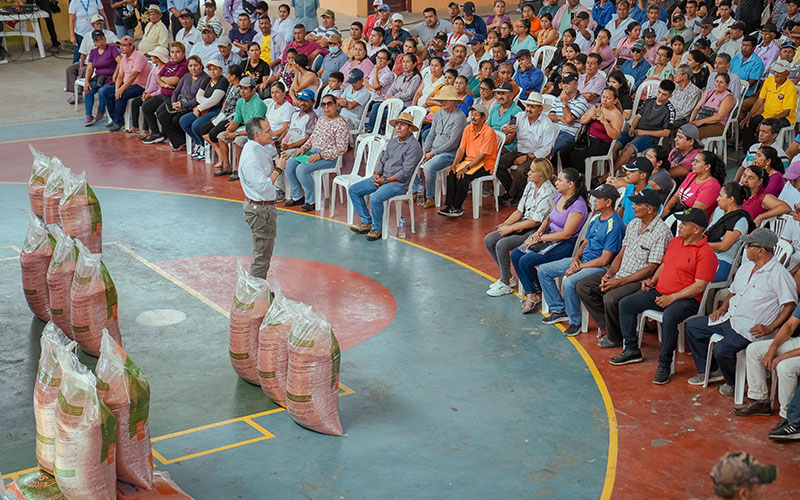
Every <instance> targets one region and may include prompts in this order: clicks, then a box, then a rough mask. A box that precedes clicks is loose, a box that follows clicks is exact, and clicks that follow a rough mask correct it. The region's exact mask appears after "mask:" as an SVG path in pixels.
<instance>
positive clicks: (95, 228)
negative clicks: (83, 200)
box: [86, 184, 103, 236]
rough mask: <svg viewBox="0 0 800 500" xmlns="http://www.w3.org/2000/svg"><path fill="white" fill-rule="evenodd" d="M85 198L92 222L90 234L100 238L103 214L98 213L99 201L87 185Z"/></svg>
mask: <svg viewBox="0 0 800 500" xmlns="http://www.w3.org/2000/svg"><path fill="white" fill-rule="evenodd" d="M86 197H87V198H88V200H89V217H90V218H91V220H92V232H93V233H94V234H95V235H97V236H100V230H101V228H102V226H101V223H102V222H103V214H102V212H101V211H100V201H99V200H98V199H97V195H95V194H94V190H92V187H91V186H89V185H88V184H87V185H86Z"/></svg>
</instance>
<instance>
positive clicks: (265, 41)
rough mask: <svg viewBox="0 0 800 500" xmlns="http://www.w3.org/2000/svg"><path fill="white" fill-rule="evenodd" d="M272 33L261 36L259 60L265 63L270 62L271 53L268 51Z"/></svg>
mask: <svg viewBox="0 0 800 500" xmlns="http://www.w3.org/2000/svg"><path fill="white" fill-rule="evenodd" d="M271 40H272V33H270V34H269V35H264V36H262V37H261V60H262V61H264V62H265V63H267V64H272V53H271V52H270V41H271Z"/></svg>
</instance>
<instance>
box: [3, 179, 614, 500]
mask: <svg viewBox="0 0 800 500" xmlns="http://www.w3.org/2000/svg"><path fill="white" fill-rule="evenodd" d="M97 192H98V196H99V198H100V201H101V204H102V208H103V219H104V224H103V228H104V240H105V241H106V242H111V241H118V242H120V243H122V244H124V245H125V246H127V247H128V248H130V249H131V250H133V251H134V252H136V253H137V254H139V255H141V256H142V257H143V258H144V259H147V260H149V261H153V262H158V261H164V260H169V259H178V258H187V257H204V256H209V255H231V256H234V255H244V254H247V253H249V252H250V249H251V247H250V234H249V231H248V229H247V227H246V225H245V223H244V221H243V219H242V214H241V205H240V204H238V203H232V202H225V201H221V200H211V199H204V198H198V197H189V196H179V195H166V194H156V193H146V192H136V191H124V190H111V189H98V190H97ZM27 204H28V202H27V191H26V188H25V186H24V185H0V220H3V221H4V222H3V224H2V225H0V246H4V245H16V246H18V247H20V246H21V245H22V241H23V239H24V235H25V230H26V225H27V221H26V218H25V215H24V209H25V208H27ZM278 226H279V229H278V239H277V244H276V248H275V255H276V256H277V257H281V256H285V257H293V258H298V259H307V260H313V261H319V262H326V263H330V264H335V265H338V266H341V267H344V268H347V269H351V270H353V271H356V272H359V273H362V274H363V275H365V276H367V277H370V278H372V279H374V280H376V281H378V282H380V283H381V284H382V285H383V286H385V287H387V288H388V289H389V290H390V291H391V292H392V294H393V296H394V299H395V301H396V304H397V311H396V315H395V317H394V320H393V321H392V322H391V323H390V324H389V326H388V327H387V328H386V329H385V330H384V331H382V332H381V333H379V334H378V335H376V336H374V337H372V338H370V339H369V340H366V341H365V342H363V343H361V344H359V345H356V346H355V347H352V348H350V349H348V350H346V351H344V352H343V354H342V374H341V381H342V382H343V383H344V384H345V385H346V386H347V387H349V388H350V389H352V390H353V391H354V393H352V394H349V395H345V396H343V397H341V399H340V408H341V420H342V425H343V427H344V430H345V433H346V435H345V436H343V437H332V436H324V435H320V434H316V433H313V432H311V431H308V430H305V429H303V428H301V427H299V426H297V425H296V424H294V423H293V422H292V421H291V419H290V418H289V416H288V415H287V414H286V413H285V412H278V413H273V414H269V415H265V416H261V417H257V418H255V421H256V423H257V424H259V425H260V426H261V427H263V428H264V429H266V430H267V431H269V432H270V433H271V434H273V435H274V436H275V437H274V438H271V439H265V440H261V441H258V442H254V443H251V444H246V445H243V446H238V447H235V448H232V449H228V450H224V451H218V452H215V453H211V454H208V455H204V456H199V457H197V458H191V459H187V460H182V461H180V462H176V463H171V464H169V465H166V466H160V468H163V469H166V470H168V471H169V472H170V474H171V475H172V477H173V479H175V480H176V482H177V483H178V484H179V485H180V486H181V487H182V488H183V489H185V490H186V491H187V492H188V493H190V494H191V495H193V496H194V497H195V498H198V499H214V500H217V499H229V498H244V499H262V498H266V497H267V495H269V496H270V497H273V496H274V497H278V498H309V497H310V498H332V497H341V498H412V497H413V498H513V497H522V498H543V497H549V498H570V499H583V498H587V499H589V498H598V497H599V496H600V492H601V490H602V488H603V481H604V478H605V472H606V464H607V452H608V441H609V429H608V421H607V419H606V410H605V407H604V405H603V401H602V398H601V394H600V392H599V390H598V388H597V386H596V385H595V383H594V380H593V378H592V375H591V373H590V372H589V369H588V367H587V366H586V365H585V364H584V362H583V360H582V359H581V357H580V355H579V353H578V352H577V351H576V349H575V348H574V347H573V346H572V344H570V342H569V341H567V340H566V339H565V338H564V337H563V335H562V334H561V333H560V332H559V331H558V330H557V329H556V328H555V327H550V326H544V325H541V323H540V322H539V319H538V317H523V316H522V315H521V314H520V313H519V308H520V305H519V302H518V300H517V299H516V298H515V297H513V296H506V297H503V298H496V299H493V298H488V297H487V296H486V294H485V293H484V292H485V289H486V287H487V286H488V284H489V282H488V281H487V280H486V279H485V278H483V277H481V276H480V275H478V274H476V273H474V272H473V271H471V270H469V269H467V268H465V267H462V266H459V265H458V264H456V263H454V262H451V261H449V260H446V259H444V258H441V257H439V256H436V255H434V254H432V253H429V252H426V251H424V250H421V249H419V248H415V247H413V246H411V245H407V244H404V243H403V242H399V241H394V240H389V241H387V242H367V241H365V240H364V238H363V237H358V236H355V235H353V233H351V232H350V231H348V230H347V228H346V227H345V226H344V225H341V224H336V223H332V222H329V221H324V220H320V219H317V218H313V217H309V216H304V215H301V214H295V213H287V212H280V215H279V218H278ZM105 253H106V260H107V261H108V267H109V269H110V272H111V274H112V276H113V277H114V280H115V283H116V285H117V288H118V290H119V294H120V306H119V316H120V324H121V329H122V332H123V339H124V343H125V347H126V349H127V351H128V353H129V355H130V356H131V357H132V358H133V359H134V360H135V361H136V362H137V363H138V364H139V365H140V366H141V367H142V369H143V371H144V372H145V374H146V375H147V376H148V378H149V379H150V383H151V388H152V392H153V394H152V403H151V434H152V435H153V436H154V437H157V436H163V435H165V434H168V433H174V432H178V431H181V430H185V429H189V428H192V427H197V426H203V425H207V424H212V423H215V422H219V421H223V420H227V419H232V418H237V417H243V416H247V415H252V414H255V413H259V412H264V411H268V410H270V409H274V408H275V406H274V405H273V404H272V403H271V402H268V400H266V399H265V397H264V396H263V395H262V393H261V391H260V389H258V388H256V387H253V386H250V385H249V384H246V383H244V382H242V381H240V380H238V378H237V377H236V376H235V374H234V372H233V370H232V368H231V367H230V364H229V361H228V345H227V341H228V330H227V319H226V318H225V317H224V316H222V315H221V314H220V313H219V312H217V311H215V310H214V309H212V308H211V307H209V306H208V305H206V304H204V303H202V302H200V301H198V300H197V299H196V298H195V297H193V296H191V295H190V294H189V293H187V292H186V291H185V290H182V289H180V288H178V287H177V286H175V285H174V284H173V283H171V282H169V281H167V280H165V279H164V278H163V277H162V276H160V275H158V274H156V273H154V272H153V271H152V270H151V269H150V268H148V267H146V266H145V265H143V264H142V263H140V262H139V261H137V260H135V259H133V258H131V257H130V256H129V255H127V254H125V253H124V252H122V251H121V250H119V249H118V248H117V247H114V246H109V247H107V248H106V250H105ZM3 255H5V254H3ZM231 258H233V257H231ZM199 272H203V271H202V270H200V271H199ZM210 279H214V277H213V276H212V277H210ZM296 279H297V280H302V281H303V282H305V283H307V286H308V287H313V286H314V281H315V279H320V277H319V276H313V275H308V274H306V275H299V276H297V277H296ZM19 283H20V282H19V263H18V261H16V260H5V261H3V260H0V286H1V287H2V288H0V290H2V291H0V310H2V314H0V329H2V331H3V332H4V333H3V337H4V338H5V339H10V342H9V341H4V342H3V344H2V347H0V394H4V395H5V397H4V398H2V399H0V415H4V416H8V417H6V418H3V419H2V420H0V427H2V432H3V435H4V436H7V439H6V441H5V442H4V443H3V445H2V446H3V449H4V450H6V449H8V450H9V451H10V452H9V453H5V452H4V453H2V454H0V471H3V472H4V473H9V472H14V471H17V470H21V469H26V468H29V467H32V466H34V465H35V458H34V440H33V436H34V434H33V432H34V431H33V429H34V424H33V410H32V403H31V397H32V390H33V379H34V373H35V367H36V362H37V360H38V330H39V329H40V328H41V326H42V325H41V323H40V322H38V321H36V320H34V321H33V322H32V321H31V315H30V313H29V312H28V310H27V306H26V304H25V302H24V298H23V295H22V290H21V286H20V284H19ZM311 305H312V306H313V304H311ZM163 307H170V308H172V309H178V310H181V311H183V312H184V313H186V315H187V320H186V321H184V322H182V323H179V324H177V325H172V326H169V327H161V328H152V327H145V326H143V325H140V324H138V323H137V322H136V319H135V318H136V316H137V315H138V314H139V313H141V312H143V311H146V310H150V309H154V308H163ZM214 429H216V430H214ZM214 429H212V430H208V431H203V432H197V433H192V434H189V435H185V436H181V437H180V438H172V439H168V440H163V441H159V442H156V443H155V444H154V448H155V449H156V450H158V451H159V452H162V451H163V453H162V454H166V455H165V456H166V458H175V457H179V456H184V455H189V454H192V453H195V452H197V451H203V450H208V449H211V448H214V447H218V446H221V445H224V444H235V443H236V442H237V441H244V440H248V439H251V438H253V437H254V436H257V435H258V434H257V433H254V432H253V428H252V427H251V426H247V425H243V424H241V423H235V424H229V425H226V426H221V427H217V428H214ZM167 455H168V456H167Z"/></svg>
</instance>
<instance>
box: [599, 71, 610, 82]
mask: <svg viewBox="0 0 800 500" xmlns="http://www.w3.org/2000/svg"><path fill="white" fill-rule="evenodd" d="M597 74H598V75H600V78H602V79H603V80H608V74H606V72H605V71H603V70H602V69H600V70H597Z"/></svg>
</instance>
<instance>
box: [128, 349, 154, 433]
mask: <svg viewBox="0 0 800 500" xmlns="http://www.w3.org/2000/svg"><path fill="white" fill-rule="evenodd" d="M125 372H126V374H125V376H126V377H127V379H128V398H129V399H130V401H131V407H130V408H131V412H130V416H129V417H128V434H129V436H130V437H134V436H137V437H138V439H140V440H141V439H144V437H145V432H144V430H145V428H146V426H147V419H148V418H150V384H148V383H147V379H146V378H144V375H143V374H142V372H141V370H139V367H138V366H136V363H134V362H133V361H131V359H130V358H128V360H127V361H125Z"/></svg>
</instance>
